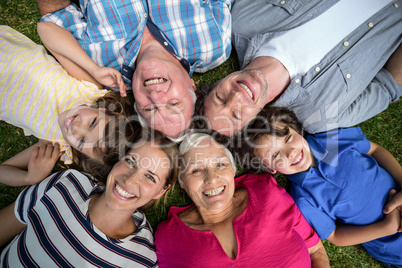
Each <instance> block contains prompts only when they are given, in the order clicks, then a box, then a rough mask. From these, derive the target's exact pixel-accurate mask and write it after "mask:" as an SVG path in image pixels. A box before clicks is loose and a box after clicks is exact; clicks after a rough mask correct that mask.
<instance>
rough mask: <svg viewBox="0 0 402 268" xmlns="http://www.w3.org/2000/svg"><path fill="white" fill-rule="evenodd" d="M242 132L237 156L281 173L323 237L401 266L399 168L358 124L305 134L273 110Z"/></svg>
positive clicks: (285, 114)
mask: <svg viewBox="0 0 402 268" xmlns="http://www.w3.org/2000/svg"><path fill="white" fill-rule="evenodd" d="M243 135H244V136H243V137H244V140H243V142H242V156H243V159H245V158H247V157H251V158H249V159H254V158H255V157H256V158H257V159H258V160H259V163H260V164H259V165H257V166H254V168H257V167H258V168H259V169H260V171H261V170H264V171H268V172H269V173H271V174H275V173H277V172H279V173H282V174H285V175H287V177H288V179H289V180H290V181H291V194H292V196H293V198H294V199H295V202H296V203H297V205H298V206H299V208H300V210H301V211H302V213H303V214H304V216H305V217H306V219H307V220H308V221H309V222H310V224H311V225H312V226H313V227H314V228H315V229H316V231H317V233H318V235H319V236H320V237H321V239H327V240H328V241H330V242H331V243H333V244H335V245H340V246H346V245H354V244H360V243H363V246H364V247H365V248H366V249H367V251H368V253H369V254H370V255H371V256H373V257H374V258H376V259H378V260H380V261H382V262H384V263H388V264H393V265H402V251H401V248H402V234H401V233H398V232H401V231H402V228H401V225H400V224H401V211H400V209H401V208H402V193H401V192H400V185H401V184H402V167H401V166H400V164H399V163H398V162H397V161H396V159H395V158H394V157H393V156H392V155H391V154H390V153H389V152H388V151H387V150H386V149H384V148H383V147H381V146H379V145H377V144H375V143H372V142H370V141H368V140H367V138H366V137H365V136H364V135H363V133H362V131H361V129H360V128H358V127H355V128H349V129H339V130H333V131H330V132H327V133H319V134H315V135H306V136H305V138H304V137H303V132H302V126H301V125H300V124H299V123H298V121H297V118H296V116H295V115H294V113H293V112H291V111H289V110H287V109H285V108H277V107H269V108H264V109H263V110H262V111H261V113H260V114H259V115H258V116H257V117H256V119H254V120H253V121H251V122H250V123H249V124H248V125H247V126H246V128H245V129H244V131H243ZM247 154H249V155H247ZM253 163H256V162H255V161H253ZM395 189H398V193H396V192H397V191H396V190H395ZM388 196H390V200H391V199H392V200H391V201H390V202H389V203H388V204H387V201H388ZM386 204H387V205H386ZM384 205H386V206H385V207H384ZM398 209H399V210H398ZM384 213H386V214H385V215H384Z"/></svg>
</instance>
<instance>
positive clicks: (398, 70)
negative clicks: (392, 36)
mask: <svg viewBox="0 0 402 268" xmlns="http://www.w3.org/2000/svg"><path fill="white" fill-rule="evenodd" d="M385 69H387V70H388V72H390V73H391V74H392V76H393V77H394V79H395V81H396V82H397V83H398V84H399V85H402V44H400V45H399V47H398V48H397V49H396V50H395V52H394V53H393V54H392V55H391V57H389V59H388V61H387V63H386V64H385Z"/></svg>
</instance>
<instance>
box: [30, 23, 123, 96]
mask: <svg viewBox="0 0 402 268" xmlns="http://www.w3.org/2000/svg"><path fill="white" fill-rule="evenodd" d="M38 34H39V36H40V38H41V40H42V42H43V44H44V45H45V46H46V47H47V48H48V49H49V51H50V52H51V53H52V54H53V55H54V56H55V57H56V58H57V60H58V61H59V62H60V64H61V65H62V66H63V67H64V69H66V71H67V72H68V73H69V74H70V75H71V76H73V77H75V78H77V79H79V80H85V81H89V82H92V83H94V84H96V85H97V86H98V88H102V87H103V86H102V85H105V86H108V87H111V88H119V90H120V92H121V94H122V96H126V95H125V92H126V91H125V90H126V86H125V84H124V82H123V79H122V77H121V74H120V72H119V71H117V70H115V69H113V68H109V67H100V66H99V65H97V64H96V63H95V62H94V61H93V60H92V59H91V58H90V57H89V56H88V54H87V53H86V52H85V51H84V50H83V49H82V48H81V46H80V45H79V43H78V41H77V40H76V39H75V37H74V36H73V35H72V34H71V33H70V32H69V31H67V30H66V29H64V28H62V27H60V26H58V25H56V24H54V23H52V22H48V21H45V22H40V23H38Z"/></svg>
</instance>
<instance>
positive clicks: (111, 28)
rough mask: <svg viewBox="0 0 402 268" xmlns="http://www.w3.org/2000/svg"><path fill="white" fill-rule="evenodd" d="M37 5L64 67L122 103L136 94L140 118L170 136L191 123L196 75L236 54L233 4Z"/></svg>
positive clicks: (185, 0)
mask: <svg viewBox="0 0 402 268" xmlns="http://www.w3.org/2000/svg"><path fill="white" fill-rule="evenodd" d="M37 3H38V7H39V10H40V12H41V15H44V16H43V17H42V19H41V22H40V23H39V24H38V32H39V34H40V36H41V39H42V41H43V43H44V44H45V46H46V47H47V48H48V49H49V51H51V52H52V54H53V55H54V56H55V57H56V58H57V59H58V60H59V62H60V63H61V64H62V65H63V67H64V68H65V69H66V70H67V71H68V72H69V73H70V74H71V75H72V76H74V77H76V78H78V79H84V80H89V81H91V82H94V83H96V84H98V86H102V85H104V86H107V87H110V88H119V89H120V92H121V93H122V95H123V96H125V95H126V92H125V89H126V86H127V87H128V88H129V89H130V87H132V90H133V93H134V98H135V100H136V104H135V108H136V110H137V111H138V113H139V115H140V116H141V117H142V119H143V120H145V122H146V123H147V125H148V126H150V127H152V128H154V129H157V130H159V131H161V132H163V133H164V134H166V135H167V136H169V137H173V138H177V137H179V136H180V134H181V133H183V131H184V130H185V129H187V127H188V126H189V124H190V120H191V115H192V113H193V109H194V102H195V94H194V91H195V90H196V87H195V84H194V81H193V80H192V79H191V78H190V77H191V75H192V74H193V72H206V71H208V70H210V69H212V68H214V67H216V66H218V65H220V64H221V63H223V62H224V61H225V60H226V59H227V58H228V57H229V55H230V52H231V38H230V37H231V15H230V8H231V6H232V3H233V0H200V1H199V2H197V3H195V1H190V0H181V1H179V0H175V1H167V0H160V1H156V0H132V1H128V0H122V1H116V0H109V1H106V0H91V1H89V0H80V8H78V7H77V6H76V5H75V4H72V3H70V0H56V1H50V0H37ZM77 41H78V42H77ZM116 70H117V71H119V72H117V71H116ZM121 77H122V78H123V80H124V83H123V80H122V78H121Z"/></svg>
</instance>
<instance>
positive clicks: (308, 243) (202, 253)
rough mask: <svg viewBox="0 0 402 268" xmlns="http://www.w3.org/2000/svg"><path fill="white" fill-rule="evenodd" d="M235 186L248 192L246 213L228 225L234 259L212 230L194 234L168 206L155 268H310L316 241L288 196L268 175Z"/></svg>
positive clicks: (176, 210)
mask: <svg viewBox="0 0 402 268" xmlns="http://www.w3.org/2000/svg"><path fill="white" fill-rule="evenodd" d="M235 183H236V188H238V187H243V188H245V189H247V191H248V204H247V207H246V209H245V211H244V212H243V213H242V214H241V215H240V216H239V217H238V218H237V219H236V220H235V221H234V222H233V229H234V232H235V235H236V239H237V246H238V251H237V256H236V259H234V260H232V259H230V258H229V257H228V256H227V255H226V253H225V251H224V250H223V248H222V247H221V245H220V243H219V241H218V239H217V238H216V237H215V235H214V234H213V233H212V231H198V230H194V229H191V228H190V227H188V226H187V225H185V224H184V223H183V222H182V221H181V220H180V219H179V217H178V216H177V215H178V214H180V213H181V212H183V211H184V210H186V209H188V208H189V207H191V206H192V205H190V206H187V207H181V208H180V207H171V208H170V210H169V215H168V219H167V220H166V221H164V222H162V223H161V224H159V226H158V228H157V230H156V233H155V246H156V253H157V256H158V262H159V266H160V267H266V266H267V265H269V266H270V267H310V266H311V260H310V255H309V252H308V248H310V247H313V246H315V245H316V244H317V243H318V242H319V237H318V236H317V234H316V233H315V231H314V230H313V229H312V228H311V226H310V225H309V224H308V223H307V221H306V219H305V218H304V217H303V215H302V214H301V212H300V210H299V208H298V207H297V206H296V204H295V203H294V201H293V199H292V197H291V196H290V195H288V194H287V193H286V191H285V190H284V189H283V188H281V187H279V186H278V184H277V183H276V181H275V179H274V178H272V176H270V175H244V176H241V177H238V178H236V179H235Z"/></svg>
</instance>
